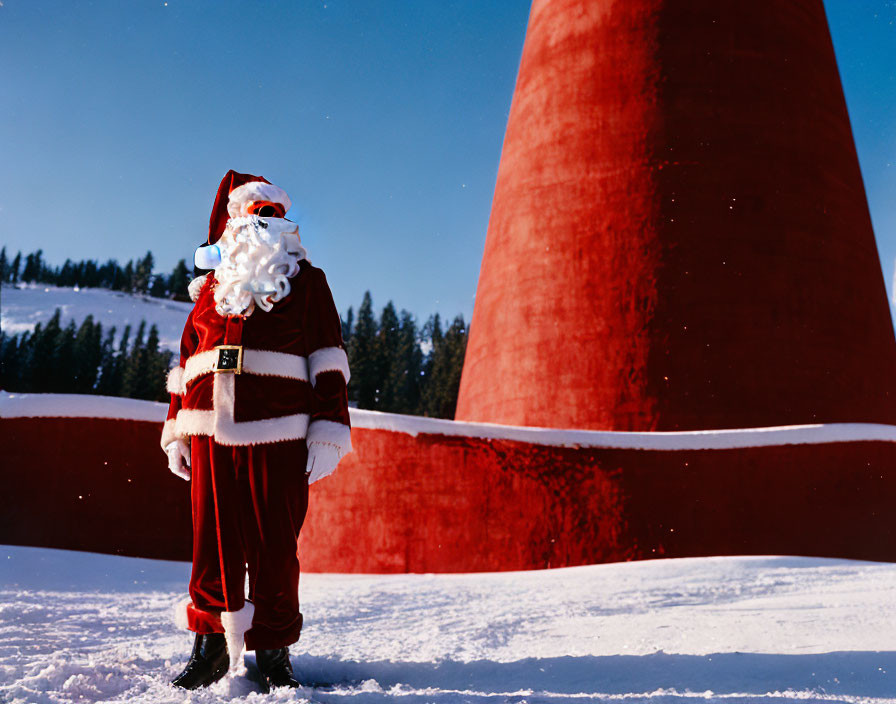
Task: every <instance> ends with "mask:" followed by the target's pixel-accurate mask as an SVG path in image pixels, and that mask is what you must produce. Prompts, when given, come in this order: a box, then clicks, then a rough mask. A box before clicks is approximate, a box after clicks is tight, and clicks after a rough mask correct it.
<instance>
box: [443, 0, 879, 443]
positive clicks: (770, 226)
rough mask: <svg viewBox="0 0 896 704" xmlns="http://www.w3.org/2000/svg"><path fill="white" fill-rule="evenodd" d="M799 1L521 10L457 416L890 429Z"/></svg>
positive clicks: (871, 286) (860, 261) (824, 51)
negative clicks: (517, 56) (514, 73)
mask: <svg viewBox="0 0 896 704" xmlns="http://www.w3.org/2000/svg"><path fill="white" fill-rule="evenodd" d="M894 380H896V338H894V334H893V327H892V323H891V321H890V313H889V308H888V304H887V300H886V293H885V288H884V281H883V276H882V273H881V269H880V264H879V260H878V255H877V250H876V246H875V241H874V236H873V233H872V228H871V222H870V218H869V214H868V208H867V204H866V200H865V193H864V188H863V184H862V178H861V174H860V172H859V166H858V160H857V158H856V152H855V148H854V145H853V139H852V134H851V130H850V125H849V119H848V115H847V111H846V105H845V101H844V98H843V93H842V90H841V86H840V80H839V76H838V72H837V67H836V63H835V60H834V53H833V49H832V45H831V40H830V36H829V33H828V28H827V23H826V19H825V15H824V9H823V6H822V2H821V0H771V1H770V2H766V3H763V4H762V7H761V9H759V8H757V7H756V6H755V5H754V4H752V3H720V2H717V0H687V1H686V2H685V1H684V0H629V1H627V2H612V1H611V0H593V1H590V2H583V1H582V0H535V2H534V3H533V7H532V11H531V16H530V21H529V28H528V32H527V35H526V42H525V46H524V49H523V56H522V62H521V66H520V72H519V77H518V81H517V86H516V91H515V93H514V97H513V104H512V107H511V111H510V118H509V122H508V125H507V133H506V136H505V140H504V148H503V152H502V155H501V164H500V169H499V172H498V179H497V184H496V188H495V196H494V202H493V206H492V213H491V220H490V222H489V228H488V234H487V239H486V245H485V252H484V256H483V260H482V268H481V273H480V279H479V286H478V289H477V294H476V307H475V310H474V314H473V319H472V322H471V325H470V340H469V344H468V347H467V353H466V360H465V364H464V370H463V376H462V379H461V386H460V398H459V401H458V407H457V413H456V418H457V419H458V420H476V421H489V422H495V423H504V424H510V425H529V426H548V427H557V428H583V429H606V430H646V431H650V430H691V429H710V428H736V427H759V426H770V425H786V424H797V423H813V422H842V421H852V422H859V421H866V422H882V423H894V422H896V388H894Z"/></svg>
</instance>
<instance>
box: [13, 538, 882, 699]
mask: <svg viewBox="0 0 896 704" xmlns="http://www.w3.org/2000/svg"><path fill="white" fill-rule="evenodd" d="M189 570H190V568H189V565H187V564H182V563H171V562H157V561H152V560H140V559H134V558H122V557H114V556H106V555H94V554H89V553H75V552H65V551H57V550H46V549H38V548H22V547H5V548H0V701H2V702H6V703H9V704H12V703H16V704H20V703H21V704H25V703H28V704H34V703H36V702H48V703H49V702H58V703H67V702H100V701H102V702H122V703H124V702H127V703H128V704H149V703H150V702H151V703H152V704H164V703H168V702H193V703H195V704H204V703H206V702H208V703H211V702H221V701H225V702H246V703H249V702H252V703H254V704H259V703H261V702H286V701H320V702H327V703H333V704H335V703H336V702H358V703H359V704H367V703H368V702H371V703H372V702H377V703H379V702H386V701H399V702H407V703H408V704H412V703H413V704H417V703H421V702H436V703H446V704H447V703H448V702H452V703H453V702H483V703H484V702H564V703H566V702H570V703H578V702H591V703H593V702H609V701H618V700H629V701H633V702H648V701H649V702H652V703H657V704H659V703H667V702H684V701H692V700H701V701H708V702H722V701H724V702H756V701H762V702H790V701H794V700H798V701H801V702H849V703H859V702H867V703H869V704H872V703H873V704H883V703H884V702H886V703H888V704H893V703H894V702H896V565H892V564H877V563H863V562H850V561H844V560H821V559H806V558H786V557H741V558H731V557H727V558H700V559H681V560H656V561H648V562H635V563H623V564H608V565H595V566H589V567H575V568H567V569H558V570H548V571H539V572H508V573H491V574H467V575H333V574H304V575H303V576H302V581H301V599H302V611H303V613H304V615H305V622H306V628H305V631H304V632H303V635H302V640H301V641H300V643H299V644H297V645H295V646H293V647H292V649H291V651H292V654H293V664H294V666H295V668H296V671H297V673H298V674H299V677H300V679H301V680H302V681H304V682H307V683H309V685H308V686H306V687H304V688H303V689H302V690H300V691H299V692H298V693H294V692H289V691H285V690H275V691H274V693H272V694H270V695H262V694H260V693H259V692H258V691H257V690H256V687H255V685H254V684H253V683H252V682H250V681H249V680H247V679H246V678H244V677H234V678H231V679H229V680H224V681H222V682H219V683H217V684H216V685H214V686H213V687H212V688H211V689H210V690H205V691H199V692H197V693H187V692H182V691H178V690H174V689H173V688H171V687H170V686H168V685H167V684H166V683H167V681H168V680H169V679H170V678H171V677H172V676H174V675H175V674H177V672H179V671H180V669H181V668H182V666H183V664H184V663H185V662H186V659H187V656H188V654H189V648H190V644H191V642H192V640H191V637H190V634H187V633H185V632H182V631H177V630H176V629H175V627H174V625H173V623H172V620H171V612H172V608H173V606H174V604H175V602H176V601H177V600H178V599H180V598H182V596H183V594H184V592H185V589H186V585H187V580H188V578H189ZM314 683H317V686H315V684H314ZM321 683H324V684H326V685H327V686H321Z"/></svg>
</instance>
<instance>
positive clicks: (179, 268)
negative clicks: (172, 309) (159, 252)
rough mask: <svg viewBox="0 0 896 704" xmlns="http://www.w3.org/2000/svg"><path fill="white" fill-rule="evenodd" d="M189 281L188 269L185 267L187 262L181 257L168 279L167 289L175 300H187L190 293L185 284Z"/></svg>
mask: <svg viewBox="0 0 896 704" xmlns="http://www.w3.org/2000/svg"><path fill="white" fill-rule="evenodd" d="M189 283H190V270H189V269H187V262H186V261H185V260H183V259H181V260H180V261H179V262H178V263H177V264H176V265H175V267H174V271H172V272H171V278H170V279H169V280H168V290H169V291H170V292H171V293H170V295H171V297H172V298H173V299H174V300H175V301H189V300H190V294H189V292H188V289H187V286H188V285H189Z"/></svg>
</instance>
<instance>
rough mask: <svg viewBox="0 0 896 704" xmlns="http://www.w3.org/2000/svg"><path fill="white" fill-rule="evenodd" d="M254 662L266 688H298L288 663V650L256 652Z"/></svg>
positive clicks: (276, 649) (290, 664)
mask: <svg viewBox="0 0 896 704" xmlns="http://www.w3.org/2000/svg"><path fill="white" fill-rule="evenodd" d="M255 662H257V663H258V670H259V672H261V676H262V677H263V678H264V679H265V682H266V683H267V685H268V687H300V686H301V685H300V684H299V682H298V680H296V678H295V675H294V674H293V672H292V663H291V662H290V661H289V648H275V649H274V650H256V651H255Z"/></svg>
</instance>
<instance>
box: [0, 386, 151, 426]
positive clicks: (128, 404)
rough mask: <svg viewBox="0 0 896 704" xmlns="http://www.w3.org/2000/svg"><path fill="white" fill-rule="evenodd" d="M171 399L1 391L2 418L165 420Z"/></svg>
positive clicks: (0, 411) (0, 410) (0, 416)
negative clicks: (143, 399) (162, 400)
mask: <svg viewBox="0 0 896 704" xmlns="http://www.w3.org/2000/svg"><path fill="white" fill-rule="evenodd" d="M167 414H168V404H167V403H157V402H155V401H140V400H137V399H133V398H119V397H117V396H93V395H88V394H23V393H18V392H12V393H10V392H8V391H0V418H111V419H114V420H143V421H149V422H152V423H164V422H165V416H166V415H167Z"/></svg>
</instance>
